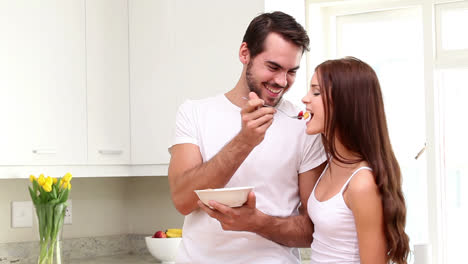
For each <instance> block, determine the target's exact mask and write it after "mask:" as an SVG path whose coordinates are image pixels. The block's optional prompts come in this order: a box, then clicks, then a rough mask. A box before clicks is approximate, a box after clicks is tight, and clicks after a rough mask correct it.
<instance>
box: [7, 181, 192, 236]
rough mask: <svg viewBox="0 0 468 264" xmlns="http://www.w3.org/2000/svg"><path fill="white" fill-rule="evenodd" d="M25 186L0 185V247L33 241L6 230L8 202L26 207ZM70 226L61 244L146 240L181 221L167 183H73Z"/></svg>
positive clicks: (31, 232) (22, 232)
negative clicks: (109, 238)
mask: <svg viewBox="0 0 468 264" xmlns="http://www.w3.org/2000/svg"><path fill="white" fill-rule="evenodd" d="M28 185H29V180H27V179H6V180H0V212H2V213H1V214H0V243H10V242H25V241H37V240H38V230H37V221H36V219H35V215H33V227H32V228H12V227H11V202H12V201H30V197H29V194H28V191H27V186H28ZM72 186H73V188H72V192H71V196H70V199H71V200H72V202H73V203H72V204H73V205H72V219H73V220H72V221H73V223H72V224H71V225H65V227H64V232H63V238H77V237H98V236H108V235H118V234H152V233H154V232H155V231H156V230H158V229H167V228H174V227H182V224H183V219H184V218H183V216H182V215H181V214H179V213H178V212H177V211H176V209H175V208H174V207H173V206H172V201H171V199H170V192H169V183H168V179H167V177H121V178H120V177H119V178H117V177H115V178H102V177H101V178H74V179H73V180H72Z"/></svg>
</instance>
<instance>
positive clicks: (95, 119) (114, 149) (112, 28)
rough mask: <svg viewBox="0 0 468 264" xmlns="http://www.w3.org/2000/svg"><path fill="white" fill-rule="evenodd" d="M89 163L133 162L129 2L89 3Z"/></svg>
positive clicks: (94, 0) (105, 0) (101, 0)
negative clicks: (129, 67) (130, 103)
mask: <svg viewBox="0 0 468 264" xmlns="http://www.w3.org/2000/svg"><path fill="white" fill-rule="evenodd" d="M86 62H87V63H86V66H87V68H86V70H87V78H86V79H87V111H88V163H90V164H128V163H129V162H130V119H129V116H130V113H129V111H130V109H129V77H128V76H129V73H128V7H127V0H88V1H86Z"/></svg>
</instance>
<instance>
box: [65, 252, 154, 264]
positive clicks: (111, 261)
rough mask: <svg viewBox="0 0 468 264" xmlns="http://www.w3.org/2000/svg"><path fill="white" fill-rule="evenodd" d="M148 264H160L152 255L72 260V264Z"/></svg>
mask: <svg viewBox="0 0 468 264" xmlns="http://www.w3.org/2000/svg"><path fill="white" fill-rule="evenodd" d="M130 263H131V264H148V263H160V262H158V261H156V259H155V258H153V256H151V255H149V254H148V255H128V254H126V255H114V256H107V257H92V258H82V259H76V260H73V259H72V260H71V261H70V264H130Z"/></svg>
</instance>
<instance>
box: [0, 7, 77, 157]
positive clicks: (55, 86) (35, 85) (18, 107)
mask: <svg viewBox="0 0 468 264" xmlns="http://www.w3.org/2000/svg"><path fill="white" fill-rule="evenodd" d="M84 15H85V14H84V2H83V1H78V0H41V1H27V0H6V1H0V32H2V41H0V58H2V59H1V60H0V115H1V120H2V128H1V129H0V146H1V147H0V164H1V165H37V164H49V165H55V164H57V165H60V164H84V163H85V162H86V125H85V123H86V109H85V105H86V103H85V102H86V101H85V96H86V87H85V33H84V32H85V31H84V21H85V18H84Z"/></svg>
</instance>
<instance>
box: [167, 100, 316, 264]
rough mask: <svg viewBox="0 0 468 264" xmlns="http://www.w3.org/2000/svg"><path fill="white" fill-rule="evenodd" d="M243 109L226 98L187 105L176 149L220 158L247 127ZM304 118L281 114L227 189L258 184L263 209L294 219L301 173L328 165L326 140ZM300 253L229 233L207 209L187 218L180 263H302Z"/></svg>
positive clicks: (288, 108) (290, 109) (288, 107)
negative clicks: (182, 147)
mask: <svg viewBox="0 0 468 264" xmlns="http://www.w3.org/2000/svg"><path fill="white" fill-rule="evenodd" d="M277 108H279V109H281V110H283V111H284V112H286V113H290V114H291V115H294V114H297V113H298V109H297V108H296V107H295V106H294V105H293V104H291V103H290V102H288V101H286V100H284V99H282V100H281V101H280V103H279V104H278V105H277ZM240 110H241V109H240V108H239V107H238V106H236V105H234V104H232V103H231V102H230V101H229V100H228V99H227V98H226V97H225V95H224V94H221V95H218V96H215V97H210V98H207V99H202V100H196V101H190V100H189V101H186V102H184V103H183V104H182V105H181V106H180V107H179V110H178V113H177V117H176V131H175V138H174V142H173V145H176V144H184V143H191V144H195V145H197V146H198V147H199V148H200V152H201V155H202V157H203V162H206V161H209V160H210V159H211V158H212V157H213V156H214V155H216V154H217V153H218V152H219V151H220V150H221V149H222V148H223V147H224V146H225V145H226V144H227V143H228V142H229V141H230V140H231V139H232V138H233V137H234V136H236V135H237V134H238V132H239V131H240V129H241V126H242V124H241V114H240ZM305 127H306V124H305V122H304V121H303V120H297V119H292V118H289V117H287V116H286V115H285V114H284V113H282V112H280V111H277V113H276V114H275V115H274V121H273V124H272V125H271V126H270V128H269V129H268V130H267V132H266V134H265V138H264V140H263V141H262V142H261V143H260V144H259V145H258V146H256V147H255V148H254V149H253V150H252V152H251V153H250V154H249V155H248V156H247V158H246V159H245V161H244V162H243V163H242V165H241V166H240V167H239V169H238V170H237V171H236V172H235V174H234V175H233V176H232V178H231V180H230V181H229V182H228V183H227V185H226V186H225V187H242V186H254V190H253V191H254V192H255V196H256V202H257V203H256V206H257V209H258V210H260V211H262V212H263V213H265V214H268V215H272V216H277V217H288V216H291V215H297V214H298V210H297V208H298V206H299V204H300V198H299V188H298V174H299V173H302V172H305V171H308V170H310V169H313V168H315V167H316V166H318V165H320V164H321V163H322V162H324V161H325V153H324V151H323V146H322V143H321V139H320V136H317V135H313V136H311V135H307V134H306V133H305ZM299 260H300V257H299V252H298V250H297V249H296V248H289V247H285V246H282V245H280V244H278V243H275V242H273V241H270V240H268V239H266V238H264V237H262V236H259V235H257V234H255V233H251V232H238V231H224V230H223V229H222V227H221V225H220V223H219V222H218V221H217V220H216V219H213V218H211V217H210V216H209V215H208V214H206V213H205V212H204V211H203V210H201V209H197V210H195V211H193V212H192V213H190V214H189V215H187V216H186V217H185V221H184V226H183V239H182V243H181V246H180V248H179V252H178V256H177V263H200V264H209V263H213V264H226V263H239V264H240V263H242V264H245V263H265V264H275V263H278V264H279V263H299Z"/></svg>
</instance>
